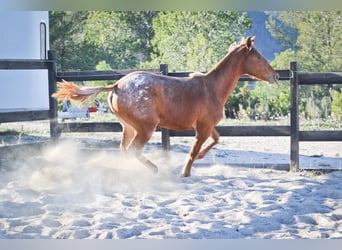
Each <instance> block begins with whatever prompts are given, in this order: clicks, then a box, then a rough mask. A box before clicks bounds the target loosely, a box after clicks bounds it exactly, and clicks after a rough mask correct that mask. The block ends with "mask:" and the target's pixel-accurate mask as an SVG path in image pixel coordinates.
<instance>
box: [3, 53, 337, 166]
mask: <svg viewBox="0 0 342 250" xmlns="http://www.w3.org/2000/svg"><path fill="white" fill-rule="evenodd" d="M0 69H47V70H48V71H49V95H50V96H51V94H52V93H54V92H55V90H56V84H57V81H61V80H63V79H64V80H66V81H92V80H118V79H120V78H121V77H123V76H124V75H126V74H128V73H129V72H131V71H120V70H118V71H80V72H57V70H56V59H55V55H54V53H53V52H51V51H49V52H48V59H47V60H27V61H23V60H2V61H1V60H0ZM149 71H152V72H154V73H160V74H163V75H168V76H174V77H186V76H188V74H189V73H188V72H168V67H167V65H166V64H162V65H160V69H159V70H149ZM277 72H278V73H279V75H280V79H279V80H280V81H282V80H290V91H291V111H290V115H291V121H290V125H289V126H217V127H216V128H217V130H218V132H219V133H220V135H221V136H290V138H291V140H290V141H291V143H290V149H291V150H290V159H291V162H290V170H292V171H297V170H298V168H299V142H300V141H342V131H300V130H299V106H298V102H299V100H298V98H299V97H298V92H299V91H298V88H299V85H312V84H342V73H340V72H339V73H300V71H299V67H298V63H297V62H291V64H290V69H289V70H277ZM240 81H254V79H251V78H249V77H247V76H242V77H241V78H240ZM7 115H8V114H7ZM10 116H11V119H9V120H8V119H7V120H6V115H3V114H1V113H0V123H1V122H6V121H12V120H13V119H14V117H15V119H18V120H19V121H21V120H23V119H20V117H22V114H10ZM24 117H25V119H24V120H27V119H29V120H43V119H50V134H51V138H52V139H57V138H58V137H59V136H60V134H61V133H63V132H92V133H93V132H121V131H122V127H121V125H120V124H119V123H118V122H83V123H82V122H72V123H59V122H58V117H57V102H56V100H54V99H53V98H51V97H50V110H49V111H46V112H43V113H42V114H40V113H32V112H30V113H29V114H24ZM157 130H158V131H161V134H162V147H163V149H165V150H168V149H169V148H170V137H175V136H182V137H185V136H194V135H195V132H194V131H191V130H189V131H173V130H168V129H163V128H158V129H157Z"/></svg>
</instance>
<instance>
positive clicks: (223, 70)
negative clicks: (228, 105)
mask: <svg viewBox="0 0 342 250" xmlns="http://www.w3.org/2000/svg"><path fill="white" fill-rule="evenodd" d="M236 53H237V52H236V51H233V52H231V53H229V54H227V55H226V56H225V57H224V58H223V59H222V60H221V61H220V62H219V63H218V64H217V65H216V66H215V67H214V68H213V69H212V70H211V71H209V72H208V74H207V76H208V77H209V79H210V81H211V87H212V88H213V90H214V94H215V95H216V98H217V99H218V100H219V101H220V103H221V104H222V105H224V104H225V102H226V101H227V99H228V97H229V96H230V94H231V93H232V92H233V90H234V88H235V86H236V84H237V82H238V80H239V78H240V76H241V74H242V73H243V72H242V70H241V65H242V58H241V57H239V56H237V55H236Z"/></svg>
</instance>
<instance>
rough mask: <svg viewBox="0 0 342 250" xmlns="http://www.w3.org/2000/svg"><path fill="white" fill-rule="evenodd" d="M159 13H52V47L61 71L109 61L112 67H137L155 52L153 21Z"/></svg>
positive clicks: (90, 67) (82, 68)
mask: <svg viewBox="0 0 342 250" xmlns="http://www.w3.org/2000/svg"><path fill="white" fill-rule="evenodd" d="M156 15H157V12H152V11H121V12H107V11H106V12H104V11H90V12H79V11H78V12H72V11H51V12H50V47H51V49H53V50H55V51H56V52H57V59H58V69H59V70H63V71H64V70H93V69H94V68H95V67H96V65H97V63H98V62H100V61H106V62H107V63H108V64H110V66H111V67H112V68H116V69H122V68H134V67H137V66H138V65H139V63H140V62H141V61H145V60H149V59H150V55H151V52H152V45H151V42H150V41H151V39H152V37H153V32H154V31H153V27H152V20H153V18H154V17H155V16H156Z"/></svg>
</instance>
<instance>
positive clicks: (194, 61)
mask: <svg viewBox="0 0 342 250" xmlns="http://www.w3.org/2000/svg"><path fill="white" fill-rule="evenodd" d="M250 27H251V20H250V19H249V18H248V16H247V14H246V13H242V14H241V13H239V12H229V11H199V12H188V11H174V12H171V11H168V12H160V13H159V14H158V16H157V18H155V19H154V20H153V28H154V37H153V39H152V45H153V46H154V47H153V48H154V49H153V53H152V55H151V58H152V61H151V62H145V63H144V64H142V67H157V66H158V67H159V64H160V63H168V64H169V68H170V70H175V71H207V70H208V69H209V68H210V67H212V66H213V65H214V63H216V62H217V61H219V60H220V59H221V58H222V57H223V56H224V55H225V54H226V53H227V51H228V46H229V45H230V44H232V43H233V42H236V41H237V39H238V38H239V37H242V36H243V35H244V34H245V32H246V31H247V30H248V29H249V28H250Z"/></svg>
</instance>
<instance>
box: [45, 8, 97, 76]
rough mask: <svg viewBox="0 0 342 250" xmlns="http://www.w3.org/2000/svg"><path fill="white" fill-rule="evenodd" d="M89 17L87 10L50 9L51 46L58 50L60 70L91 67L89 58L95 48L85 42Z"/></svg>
mask: <svg viewBox="0 0 342 250" xmlns="http://www.w3.org/2000/svg"><path fill="white" fill-rule="evenodd" d="M87 17H88V13H87V12H71V11H50V13H49V26H50V27H49V29H50V34H49V35H50V48H51V49H52V50H55V51H56V55H57V61H58V64H57V66H58V70H62V71H64V70H68V69H83V68H88V67H91V66H90V65H89V60H87V59H88V58H92V57H93V56H94V55H93V50H91V49H90V48H88V47H87V46H86V44H85V43H84V25H85V23H86V20H87ZM87 57H88V58H87ZM95 65H96V64H95Z"/></svg>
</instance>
